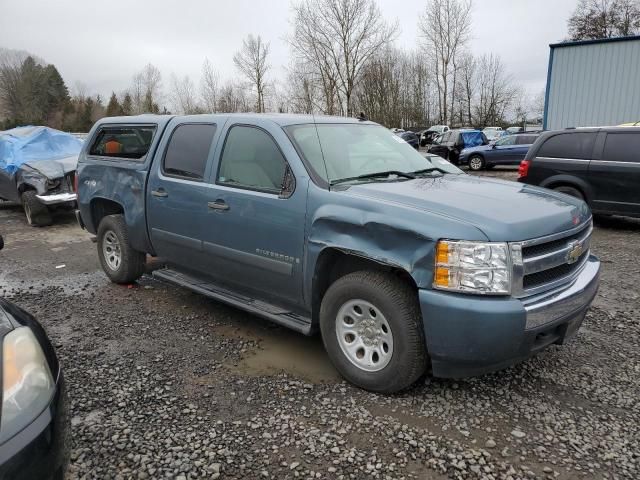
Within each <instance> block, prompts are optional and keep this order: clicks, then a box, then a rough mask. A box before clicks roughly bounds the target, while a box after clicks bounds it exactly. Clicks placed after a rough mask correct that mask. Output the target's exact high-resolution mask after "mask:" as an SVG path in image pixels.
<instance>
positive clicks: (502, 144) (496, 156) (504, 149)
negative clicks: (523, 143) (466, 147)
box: [491, 135, 517, 164]
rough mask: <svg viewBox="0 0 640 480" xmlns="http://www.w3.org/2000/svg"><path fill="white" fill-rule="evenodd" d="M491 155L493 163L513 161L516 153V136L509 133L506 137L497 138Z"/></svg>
mask: <svg viewBox="0 0 640 480" xmlns="http://www.w3.org/2000/svg"><path fill="white" fill-rule="evenodd" d="M493 150H494V151H493V152H491V153H492V155H491V157H492V160H493V163H495V164H505V163H511V162H513V160H514V158H515V157H516V155H517V151H516V150H517V146H516V137H515V136H514V135H509V136H508V137H504V138H501V139H500V140H498V141H497V142H496V143H495V145H494V147H493Z"/></svg>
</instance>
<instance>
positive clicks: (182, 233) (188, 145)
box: [147, 119, 219, 272]
mask: <svg viewBox="0 0 640 480" xmlns="http://www.w3.org/2000/svg"><path fill="white" fill-rule="evenodd" d="M218 133H219V126H218V124H217V123H216V122H215V121H211V122H188V121H187V122H184V121H182V120H180V119H176V120H175V121H172V123H171V124H170V125H169V126H168V128H167V135H166V138H165V139H164V140H163V142H162V143H161V144H160V146H159V149H158V153H157V155H158V158H156V159H155V162H154V164H153V166H152V169H151V172H150V175H149V181H148V185H147V222H148V228H149V235H150V238H151V243H152V245H153V247H154V250H155V252H156V254H157V255H158V256H159V257H162V258H163V259H164V260H166V261H167V262H168V263H172V264H175V265H178V266H180V267H182V268H185V269H188V270H194V271H200V272H204V271H206V269H205V268H204V263H203V262H204V259H205V254H204V251H203V246H202V245H203V244H202V238H203V237H204V230H205V228H206V223H207V220H208V218H209V209H208V207H207V202H208V200H209V198H210V197H211V189H212V185H210V184H208V183H207V181H206V180H205V179H208V178H209V174H210V172H211V164H212V162H211V159H212V155H213V146H214V145H215V142H216V140H217V137H218Z"/></svg>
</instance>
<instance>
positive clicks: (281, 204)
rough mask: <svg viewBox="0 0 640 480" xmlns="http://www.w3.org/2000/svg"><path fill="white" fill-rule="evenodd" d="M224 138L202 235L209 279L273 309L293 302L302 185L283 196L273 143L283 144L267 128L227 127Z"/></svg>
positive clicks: (282, 171)
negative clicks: (260, 299) (250, 294)
mask: <svg viewBox="0 0 640 480" xmlns="http://www.w3.org/2000/svg"><path fill="white" fill-rule="evenodd" d="M256 123H258V124H260V123H259V122H256ZM263 127H264V128H263ZM269 128H274V130H273V131H269ZM223 136H224V138H225V140H224V143H223V146H222V147H221V148H219V149H218V150H220V153H219V154H218V153H216V155H217V156H219V158H220V160H219V162H218V165H217V169H216V170H215V171H214V172H212V176H211V183H212V184H214V189H213V190H212V191H210V192H209V199H208V200H209V204H208V205H209V212H208V216H207V220H206V222H205V223H204V225H205V227H204V232H203V233H204V237H203V240H204V251H205V253H206V254H207V256H208V259H207V263H208V265H209V266H210V269H211V272H212V273H213V274H214V275H216V276H218V278H219V279H220V281H222V282H226V283H231V284H236V285H239V286H241V287H242V288H250V289H252V290H254V291H255V292H257V296H259V297H263V298H266V299H268V300H272V301H273V302H274V303H280V304H283V303H292V302H293V303H299V302H301V299H302V288H301V285H302V260H303V249H304V233H305V232H304V228H305V227H304V226H305V215H306V195H307V185H306V184H304V182H300V184H298V185H295V187H291V191H287V192H283V191H282V190H283V180H284V179H285V176H288V177H289V179H291V183H292V184H294V182H295V179H294V178H293V177H292V174H291V170H290V169H289V167H288V164H287V161H286V160H285V156H284V155H283V153H282V149H281V148H279V146H278V142H277V141H276V140H275V138H274V137H278V138H279V141H280V142H287V141H288V140H287V139H286V136H285V135H284V132H282V131H281V130H280V131H278V130H277V128H275V127H272V126H270V125H268V124H266V123H265V125H263V126H262V127H261V126H259V125H244V124H240V123H233V124H231V123H230V124H229V125H228V126H227V127H225V131H224V132H223Z"/></svg>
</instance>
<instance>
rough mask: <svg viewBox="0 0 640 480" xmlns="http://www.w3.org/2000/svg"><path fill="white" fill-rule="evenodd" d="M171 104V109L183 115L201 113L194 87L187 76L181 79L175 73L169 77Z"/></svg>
mask: <svg viewBox="0 0 640 480" xmlns="http://www.w3.org/2000/svg"><path fill="white" fill-rule="evenodd" d="M171 102H172V108H173V109H174V110H175V111H176V112H178V113H181V114H184V115H191V114H194V113H201V112H202V109H201V108H200V106H199V105H198V100H197V92H196V87H195V85H194V83H193V81H192V80H191V78H190V77H189V76H188V75H185V76H184V77H182V79H179V78H178V77H177V76H176V74H175V73H174V74H172V75H171Z"/></svg>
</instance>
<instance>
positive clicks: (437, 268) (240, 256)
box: [77, 114, 600, 392]
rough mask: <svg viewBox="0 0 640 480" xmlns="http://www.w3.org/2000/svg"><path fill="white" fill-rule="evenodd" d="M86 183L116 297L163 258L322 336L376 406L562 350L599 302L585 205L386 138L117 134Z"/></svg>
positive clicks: (333, 121) (223, 121) (329, 127)
mask: <svg viewBox="0 0 640 480" xmlns="http://www.w3.org/2000/svg"><path fill="white" fill-rule="evenodd" d="M78 183H79V185H78V205H79V210H78V212H77V217H78V220H79V222H80V225H81V226H83V227H84V228H86V229H87V230H88V231H89V232H91V233H94V234H96V235H97V250H98V256H99V259H100V263H101V265H102V268H103V269H104V271H105V273H106V275H107V276H108V277H109V278H110V279H111V280H112V281H113V282H116V283H122V284H127V283H130V282H133V281H135V280H136V279H138V278H139V277H140V276H141V275H143V273H144V272H145V261H146V258H147V255H150V256H155V257H159V258H160V259H161V260H162V261H161V264H162V265H165V267H163V268H161V269H157V270H155V271H154V272H153V275H154V276H155V277H157V278H158V279H161V280H163V281H165V282H170V283H171V284H175V285H178V286H181V287H185V288H188V289H191V290H193V291H195V292H198V293H200V294H203V295H206V296H208V297H211V298H214V299H216V300H219V301H222V302H226V303H227V304H230V305H233V306H235V307H238V308H240V309H244V310H245V311H247V312H250V313H252V314H255V315H258V316H261V317H263V318H265V319H268V320H271V321H273V322H276V323H278V324H281V325H284V326H286V327H288V328H291V329H294V330H296V331H298V332H301V333H303V334H306V335H310V334H313V333H314V332H317V331H320V333H321V335H322V340H323V342H324V345H325V348H326V350H327V352H328V354H329V357H330V359H331V361H332V362H333V364H334V365H335V367H336V368H337V370H338V371H339V372H340V373H341V374H342V375H343V376H344V377H345V378H346V379H347V380H349V381H350V382H352V383H353V384H355V385H357V386H360V387H362V388H365V389H368V390H372V391H376V392H395V391H398V390H401V389H404V388H406V387H408V386H410V385H412V384H413V383H414V382H415V381H416V380H418V379H419V378H420V377H421V376H423V375H424V374H425V373H426V372H428V371H430V372H431V373H432V375H434V376H436V377H449V378H456V377H465V376H472V375H478V374H482V373H484V372H490V371H494V370H498V369H501V368H504V367H507V366H509V365H512V364H514V363H516V362H520V361H522V360H525V359H527V358H528V357H530V356H531V355H533V354H535V353H537V352H539V351H541V350H542V349H544V348H545V347H547V346H549V345H551V344H562V343H564V342H566V341H567V340H568V339H569V338H571V337H572V336H573V335H574V334H575V333H576V331H577V330H578V328H579V327H580V325H581V323H582V321H583V319H584V317H585V314H586V311H587V309H588V307H589V305H590V303H591V301H592V300H593V298H594V296H595V295H596V292H597V289H598V284H599V270H600V262H599V261H598V259H597V258H596V257H594V256H593V255H591V254H590V248H589V247H590V238H591V233H592V219H591V213H590V211H589V208H588V207H587V205H586V204H585V203H584V202H583V201H581V200H579V199H576V198H573V197H570V196H568V195H564V194H561V193H557V192H553V191H549V190H545V189H541V188H539V187H533V186H529V185H522V184H518V183H515V182H508V181H501V180H495V179H483V178H479V177H473V176H469V175H467V174H465V173H463V172H462V171H461V170H459V169H458V168H457V167H455V166H453V165H451V164H450V163H449V162H447V161H446V160H444V159H442V158H439V157H437V156H432V155H427V156H423V155H421V154H420V153H418V152H417V151H416V150H415V149H413V148H411V147H410V146H409V145H408V144H407V143H406V142H405V141H403V140H402V139H401V138H399V137H398V136H396V135H394V134H393V133H392V132H390V131H389V130H387V129H386V128H384V127H382V126H380V125H377V124H375V123H373V122H370V121H363V120H358V119H349V118H336V117H313V116H297V115H250V114H232V115H196V116H151V115H143V116H135V117H119V118H105V119H102V120H100V121H99V122H98V123H96V125H94V127H93V128H92V130H91V132H90V134H89V137H88V140H87V142H86V143H85V146H84V148H83V150H82V152H81V153H80V157H79V164H78Z"/></svg>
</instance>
